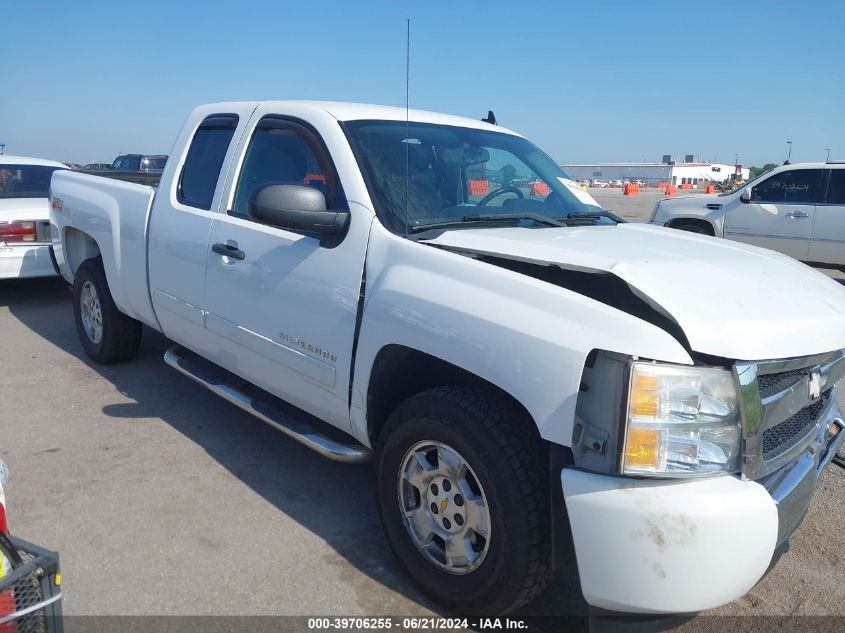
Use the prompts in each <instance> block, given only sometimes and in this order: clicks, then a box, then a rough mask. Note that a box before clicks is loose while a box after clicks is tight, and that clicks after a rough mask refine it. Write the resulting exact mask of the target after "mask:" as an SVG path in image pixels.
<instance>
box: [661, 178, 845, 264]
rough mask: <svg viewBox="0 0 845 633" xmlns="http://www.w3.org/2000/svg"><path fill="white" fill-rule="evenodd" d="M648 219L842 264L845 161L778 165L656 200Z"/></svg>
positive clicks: (844, 259) (798, 256) (844, 261)
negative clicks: (739, 181) (700, 191)
mask: <svg viewBox="0 0 845 633" xmlns="http://www.w3.org/2000/svg"><path fill="white" fill-rule="evenodd" d="M651 223H652V224H656V225H660V226H668V227H671V228H675V229H681V230H684V231H691V232H694V233H703V234H706V235H716V236H718V237H724V238H727V239H729V240H735V241H737V242H744V243H746V244H753V245H754V246H762V247H763V248H770V249H772V250H776V251H779V252H781V253H784V254H786V255H789V256H790V257H794V258H795V259H798V260H801V261H805V262H811V263H819V264H826V265H835V266H839V267H841V268H843V269H845V163H796V164H792V165H782V166H780V167H777V168H776V169H773V170H772V171H769V172H766V173H765V174H762V175H761V176H758V177H757V178H756V179H755V180H751V181H749V182H747V183H745V184H743V185H741V186H739V187H738V188H736V189H733V190H731V191H728V192H726V193H722V194H718V195H697V196H694V197H681V198H672V199H665V200H661V201H660V202H658V203H657V205H655V207H654V212H653V213H652V215H651Z"/></svg>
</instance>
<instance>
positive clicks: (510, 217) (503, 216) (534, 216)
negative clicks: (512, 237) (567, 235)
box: [464, 213, 566, 226]
mask: <svg viewBox="0 0 845 633" xmlns="http://www.w3.org/2000/svg"><path fill="white" fill-rule="evenodd" d="M520 220H532V221H533V222H536V223H537V224H545V225H546V226H566V222H561V221H560V220H555V219H554V218H550V217H547V216H545V215H540V214H539V213H500V214H491V215H465V216H464V222H519V221H520Z"/></svg>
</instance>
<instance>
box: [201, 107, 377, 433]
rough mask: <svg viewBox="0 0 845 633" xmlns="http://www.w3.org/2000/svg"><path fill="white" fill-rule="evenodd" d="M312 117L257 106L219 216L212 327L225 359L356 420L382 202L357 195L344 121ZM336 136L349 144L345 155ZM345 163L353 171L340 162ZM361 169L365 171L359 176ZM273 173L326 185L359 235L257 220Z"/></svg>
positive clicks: (274, 386) (299, 398)
mask: <svg viewBox="0 0 845 633" xmlns="http://www.w3.org/2000/svg"><path fill="white" fill-rule="evenodd" d="M310 115H311V117H312V119H311V120H312V122H313V123H314V126H312V125H311V124H306V123H305V122H303V121H302V120H298V119H293V118H290V117H285V116H279V115H274V114H272V113H271V112H267V111H264V112H262V111H261V108H259V110H258V111H256V116H255V117H254V119H253V120H254V121H256V124H255V125H254V128H253V129H252V132H251V134H250V135H249V138H248V140H247V141H245V143H244V149H243V151H242V152H241V153H240V154H239V160H240V165H241V166H240V168H239V169H235V170H232V172H233V173H232V176H231V179H230V182H229V184H228V190H227V192H226V193H225V194H224V202H225V203H226V206H227V207H228V208H226V209H223V208H222V207H221V212H220V213H219V214H218V217H217V219H215V220H214V222H213V223H212V226H211V234H210V237H209V242H208V255H207V257H208V264H207V267H206V283H205V287H206V297H207V315H206V327H207V328H208V330H209V333H210V334H209V335H210V336H212V337H215V345H216V350H215V352H214V354H213V355H211V356H209V358H211V359H212V360H214V361H215V362H217V364H219V365H222V366H223V367H226V368H227V369H229V370H231V371H233V372H235V373H237V374H238V375H240V376H242V377H243V378H246V379H247V380H249V381H250V382H252V383H254V384H256V385H258V386H260V387H262V388H263V389H265V390H267V391H269V392H271V393H273V394H275V395H277V396H279V397H281V398H283V399H284V400H286V401H288V402H290V403H292V404H294V405H296V406H298V407H300V408H302V409H304V410H306V411H308V412H309V413H311V414H313V415H316V416H318V417H321V418H322V419H325V420H327V421H329V422H332V423H333V424H335V425H336V426H338V427H341V428H343V429H344V430H348V429H349V426H350V425H349V407H348V400H349V384H350V382H349V378H350V368H351V361H352V348H353V340H354V338H355V328H356V317H357V311H358V300H359V295H360V292H361V282H362V274H363V268H364V258H365V255H366V248H367V239H368V236H369V228H370V223H371V222H372V217H373V216H372V213H371V212H370V211H369V209H368V208H366V207H362V206H361V205H359V204H355V203H352V204H350V201H351V200H360V197H359V194H358V193H357V190H356V191H354V193H353V194H352V195H354V197H352V195H350V196H349V197H348V198H347V193H346V192H345V191H344V186H343V182H344V180H346V181H347V182H350V183H351V184H352V186H353V189H354V187H355V186H357V185H358V182H359V181H360V180H361V178H360V175H359V174H358V173H357V165H356V164H355V162H354V159H353V157H352V155H351V152H350V150H349V148H348V145H347V144H346V142H345V139H343V135H342V132H341V131H340V128H339V126H338V123H337V121H336V120H334V119H333V118H331V117H329V115H328V114H326V121H323V122H322V125H323V130H325V131H326V132H328V134H325V133H324V134H323V135H322V136H321V132H320V131H318V127H317V126H318V125H319V124H320V121H322V120H321V119H319V116H317V115H314V113H313V111H311V113H310ZM324 138H325V139H326V140H329V141H331V142H334V143H335V144H336V146H337V148H338V151H339V152H341V153H343V156H342V160H341V161H338V160H333V159H332V156H333V155H335V154H336V153H337V152H335V151H334V150H333V151H332V154H330V153H329V150H328V148H327V146H326V144H325V142H324ZM336 164H337V165H342V166H343V167H344V168H345V169H346V170H347V172H346V174H347V178H344V173H342V172H341V173H339V171H338V168H337V167H336ZM355 176H357V177H355ZM271 184H297V185H307V186H309V187H313V188H316V189H318V190H319V191H321V192H322V193H323V194H324V195H325V198H326V205H327V208H329V209H331V208H350V206H351V212H352V216H351V220H350V225H349V229H348V232H347V234H346V235H345V237H343V239H342V240H341V241H340V242H339V243H337V242H336V241H335V242H332V243H329V244H327V243H325V242H321V240H319V239H317V238H315V237H309V236H305V235H301V234H298V233H295V232H293V231H290V230H286V229H282V228H277V227H274V226H270V225H267V224H263V223H260V222H258V221H254V220H252V219H250V218H249V217H248V215H247V205H248V203H249V202H250V200H251V199H252V197H253V196H254V194H255V193H256V192H257V191H258V190H260V189H261V188H263V187H265V186H267V185H271Z"/></svg>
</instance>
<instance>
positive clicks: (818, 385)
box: [734, 351, 845, 479]
mask: <svg viewBox="0 0 845 633" xmlns="http://www.w3.org/2000/svg"><path fill="white" fill-rule="evenodd" d="M734 372H735V373H736V375H737V380H738V381H739V384H740V389H741V402H742V405H741V406H742V418H743V421H742V423H743V440H744V447H743V473H744V474H745V475H746V476H747V477H749V478H751V479H758V478H760V477H764V476H765V475H767V474H769V473H771V472H773V471H775V470H776V469H778V468H780V467H781V466H782V465H784V464H786V463H787V462H789V461H790V460H792V459H793V458H795V457H796V456H797V455H799V454H800V453H801V452H802V451H804V450H806V448H807V447H808V446H809V445H810V443H811V442H813V440H814V439H815V438H817V437H818V434H819V433H818V432H819V424H820V423H821V420H822V419H823V418H824V417H825V415H826V414H827V412H828V410H829V408H830V407H831V406H832V401H833V395H834V392H835V388H836V385H837V383H838V382H839V381H840V379H841V378H842V377H843V375H845V355H843V352H842V351H838V352H834V353H831V354H822V355H818V356H809V357H805V358H791V359H785V360H773V361H763V362H758V363H737V364H736V365H735V366H734Z"/></svg>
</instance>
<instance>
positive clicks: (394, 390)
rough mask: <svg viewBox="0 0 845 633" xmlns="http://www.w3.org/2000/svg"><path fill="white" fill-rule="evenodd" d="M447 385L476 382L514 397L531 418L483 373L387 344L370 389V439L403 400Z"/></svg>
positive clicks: (376, 438)
mask: <svg viewBox="0 0 845 633" xmlns="http://www.w3.org/2000/svg"><path fill="white" fill-rule="evenodd" d="M444 385H475V386H479V387H484V388H486V389H490V390H493V391H496V392H498V393H500V394H502V395H504V396H505V397H506V398H508V399H510V400H511V401H513V402H514V403H515V404H516V406H518V407H519V408H520V409H522V411H524V412H525V415H526V418H527V419H528V420H532V418H531V414H530V413H528V411H527V410H526V409H525V407H524V406H522V403H521V402H519V401H518V400H517V399H516V398H514V397H513V396H512V395H511V394H509V393H508V392H507V391H505V390H504V389H501V388H500V387H497V386H496V385H494V384H493V383H491V382H489V381H487V380H485V379H483V378H481V377H480V376H477V375H475V374H473V373H471V372H468V371H467V370H465V369H462V368H460V367H458V366H457V365H453V364H452V363H448V362H446V361H445V360H442V359H440V358H437V357H436V356H431V355H430V354H426V353H425V352H420V351H419V350H415V349H412V348H410V347H405V346H404V345H387V346H385V347H383V348H382V349H381V351H379V353H378V356H376V360H375V362H374V363H373V371H372V373H371V374H370V383H369V387H368V389H367V432H368V434H369V437H370V441H371V442H372V443H373V444H375V443H376V440H378V436H379V434H380V433H381V430H382V428H383V427H384V424H385V422H386V421H387V418H388V417H390V414H391V413H392V412H393V411H394V410H395V409H396V407H398V406H399V405H400V404H401V403H402V402H404V401H405V400H407V399H408V398H410V397H411V396H413V395H415V394H418V393H420V392H422V391H426V390H428V389H432V388H434V387H440V386H444ZM535 429H536V427H535Z"/></svg>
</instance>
